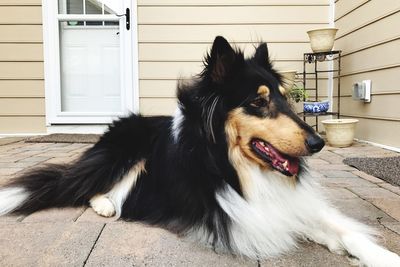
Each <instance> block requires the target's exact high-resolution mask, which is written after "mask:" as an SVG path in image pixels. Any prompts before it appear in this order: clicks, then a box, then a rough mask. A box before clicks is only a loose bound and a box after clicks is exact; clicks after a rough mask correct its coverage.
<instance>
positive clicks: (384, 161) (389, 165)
mask: <svg viewBox="0 0 400 267" xmlns="http://www.w3.org/2000/svg"><path fill="white" fill-rule="evenodd" d="M343 163H345V164H347V165H350V166H353V167H355V168H357V169H359V170H360V171H363V172H365V173H368V174H370V175H373V176H375V177H378V178H381V179H382V180H385V181H386V182H388V183H390V184H393V185H398V186H400V157H389V158H346V159H344V160H343Z"/></svg>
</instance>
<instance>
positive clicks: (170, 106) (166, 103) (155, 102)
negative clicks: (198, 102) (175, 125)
mask: <svg viewBox="0 0 400 267" xmlns="http://www.w3.org/2000/svg"><path fill="white" fill-rule="evenodd" d="M176 106H177V103H176V99H175V98H145V97H142V98H140V112H141V113H142V114H146V115H165V114H173V113H174V110H175V109H176Z"/></svg>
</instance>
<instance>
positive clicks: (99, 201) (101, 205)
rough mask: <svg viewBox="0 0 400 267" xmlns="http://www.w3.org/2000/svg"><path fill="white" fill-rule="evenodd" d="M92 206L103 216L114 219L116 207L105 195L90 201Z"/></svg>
mask: <svg viewBox="0 0 400 267" xmlns="http://www.w3.org/2000/svg"><path fill="white" fill-rule="evenodd" d="M90 206H91V207H92V208H93V210H94V211H95V212H96V213H97V214H99V215H101V216H104V217H112V216H114V215H115V207H114V205H113V203H112V202H111V201H110V199H108V197H106V196H104V195H99V196H95V197H93V198H92V199H91V200H90Z"/></svg>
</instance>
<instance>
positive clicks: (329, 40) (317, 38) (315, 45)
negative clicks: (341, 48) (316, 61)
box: [307, 28, 338, 53]
mask: <svg viewBox="0 0 400 267" xmlns="http://www.w3.org/2000/svg"><path fill="white" fill-rule="evenodd" d="M337 31H338V29H336V28H324V29H315V30H311V31H308V32H307V34H308V36H309V37H310V44H311V49H312V51H313V52H314V53H323V52H330V51H331V50H332V48H333V43H334V41H335V36H336V32H337Z"/></svg>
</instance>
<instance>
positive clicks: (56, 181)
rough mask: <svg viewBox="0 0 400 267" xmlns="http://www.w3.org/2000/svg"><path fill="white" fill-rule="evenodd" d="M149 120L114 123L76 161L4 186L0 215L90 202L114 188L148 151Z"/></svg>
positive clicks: (37, 171) (40, 170) (32, 172)
mask: <svg viewBox="0 0 400 267" xmlns="http://www.w3.org/2000/svg"><path fill="white" fill-rule="evenodd" d="M145 119H146V118H143V117H141V116H137V115H132V116H131V117H129V118H124V119H121V120H119V121H117V122H114V125H112V126H111V127H110V130H109V131H108V132H107V133H106V134H105V135H104V136H103V137H102V138H101V139H100V141H99V142H98V143H97V144H96V145H94V146H93V147H92V148H90V149H89V150H87V151H86V152H85V153H84V154H83V155H82V156H81V157H80V158H79V159H78V160H76V161H75V162H73V163H71V164H66V165H59V164H49V165H46V166H44V167H41V168H36V169H33V170H30V171H28V172H27V173H25V174H23V175H21V176H20V177H18V178H16V179H13V180H12V181H11V182H10V183H8V184H7V185H5V186H4V187H0V216H1V215H5V214H8V213H22V214H29V213H32V212H34V211H37V210H41V209H45V208H50V207H66V206H81V205H87V204H88V202H89V201H90V199H91V198H92V197H93V196H95V195H96V194H104V193H106V192H108V191H109V190H111V188H112V187H113V185H115V184H116V183H118V182H119V181H120V180H121V179H122V177H123V176H124V174H126V173H127V172H128V171H129V170H130V168H132V166H134V165H135V164H136V163H137V162H139V161H140V160H142V159H143V158H144V157H145V154H146V153H147V152H146V150H148V147H149V145H150V144H149V142H150V133H149V130H150V129H149V128H148V127H147V124H148V123H147V121H148V120H145ZM132 140H134V141H132Z"/></svg>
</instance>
